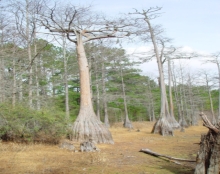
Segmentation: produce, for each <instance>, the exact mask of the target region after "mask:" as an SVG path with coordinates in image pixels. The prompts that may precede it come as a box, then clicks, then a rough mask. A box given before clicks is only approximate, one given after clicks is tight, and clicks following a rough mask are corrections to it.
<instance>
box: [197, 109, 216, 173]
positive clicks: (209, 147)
mask: <svg viewBox="0 0 220 174" xmlns="http://www.w3.org/2000/svg"><path fill="white" fill-rule="evenodd" d="M200 116H201V117H202V119H203V122H204V126H206V127H207V128H208V129H209V132H208V133H207V134H206V135H202V136H201V142H200V149H199V152H198V155H197V158H196V161H197V164H196V168H195V173H194V174H219V173H220V134H219V131H220V123H218V124H217V125H216V126H214V125H212V124H211V122H210V121H209V120H208V119H207V117H206V115H204V114H203V113H201V114H200Z"/></svg>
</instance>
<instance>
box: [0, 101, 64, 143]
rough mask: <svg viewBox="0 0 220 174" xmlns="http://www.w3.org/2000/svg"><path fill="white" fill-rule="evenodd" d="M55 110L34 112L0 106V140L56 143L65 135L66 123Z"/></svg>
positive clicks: (4, 105)
mask: <svg viewBox="0 0 220 174" xmlns="http://www.w3.org/2000/svg"><path fill="white" fill-rule="evenodd" d="M64 118H65V117H64V113H63V112H59V111H57V110H52V109H50V110H48V109H42V110H39V111H36V110H34V109H29V108H28V107H26V106H21V105H16V107H15V108H13V107H12V106H11V105H10V104H1V105H0V138H1V139H2V140H5V141H15V142H25V143H30V142H42V143H55V144H56V143H58V142H59V140H60V139H61V138H62V137H65V136H66V135H67V132H68V130H67V128H68V122H67V121H66V120H65V119H64Z"/></svg>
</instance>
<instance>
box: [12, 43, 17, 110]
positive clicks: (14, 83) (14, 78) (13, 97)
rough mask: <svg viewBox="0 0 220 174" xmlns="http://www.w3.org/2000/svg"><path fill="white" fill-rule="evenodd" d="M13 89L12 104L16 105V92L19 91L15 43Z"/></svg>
mask: <svg viewBox="0 0 220 174" xmlns="http://www.w3.org/2000/svg"><path fill="white" fill-rule="evenodd" d="M12 65H13V87H12V88H13V89H12V106H13V107H15V103H16V92H17V79H16V60H15V45H14V47H13V62H12Z"/></svg>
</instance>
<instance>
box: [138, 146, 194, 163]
mask: <svg viewBox="0 0 220 174" xmlns="http://www.w3.org/2000/svg"><path fill="white" fill-rule="evenodd" d="M139 152H144V153H146V154H149V155H152V156H155V157H163V158H167V159H169V160H176V161H184V162H196V160H190V159H182V158H175V157H171V156H167V155H162V154H159V153H156V152H153V151H151V150H150V149H141V150H140V151H139ZM175 163H176V162H175Z"/></svg>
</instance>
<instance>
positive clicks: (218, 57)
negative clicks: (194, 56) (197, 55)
mask: <svg viewBox="0 0 220 174" xmlns="http://www.w3.org/2000/svg"><path fill="white" fill-rule="evenodd" d="M207 62H211V63H214V64H216V65H217V68H218V84H219V86H218V87H219V99H218V120H219V121H220V52H219V53H216V54H213V55H212V58H211V59H210V60H208V61H207Z"/></svg>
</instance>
